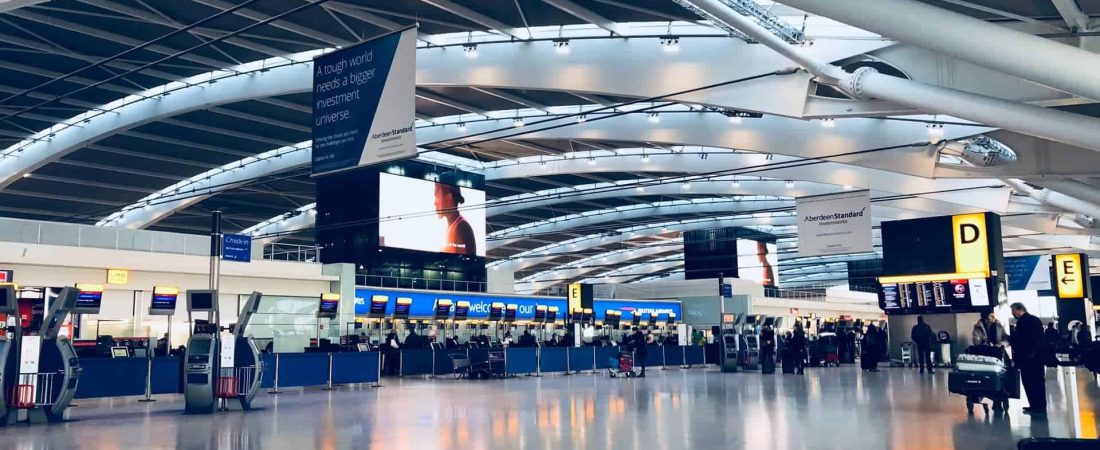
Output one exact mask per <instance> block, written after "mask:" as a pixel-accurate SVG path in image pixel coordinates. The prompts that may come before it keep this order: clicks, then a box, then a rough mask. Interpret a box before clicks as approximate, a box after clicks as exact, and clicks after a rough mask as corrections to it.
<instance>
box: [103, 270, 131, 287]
mask: <svg viewBox="0 0 1100 450" xmlns="http://www.w3.org/2000/svg"><path fill="white" fill-rule="evenodd" d="M129 282H130V271H129V270H126V269H107V284H127V283H129Z"/></svg>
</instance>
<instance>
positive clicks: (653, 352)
mask: <svg viewBox="0 0 1100 450" xmlns="http://www.w3.org/2000/svg"><path fill="white" fill-rule="evenodd" d="M664 348H665V347H664V346H663V345H649V346H647V347H646V355H645V361H641V362H644V363H645V366H646V367H658V366H663V365H665V356H664V352H663V351H662V350H663V349H664ZM634 363H635V364H636V365H637V364H639V363H640V362H639V361H635V362H634Z"/></svg>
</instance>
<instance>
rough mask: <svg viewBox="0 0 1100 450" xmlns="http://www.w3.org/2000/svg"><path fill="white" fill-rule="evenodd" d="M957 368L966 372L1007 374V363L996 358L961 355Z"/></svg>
mask: <svg viewBox="0 0 1100 450" xmlns="http://www.w3.org/2000/svg"><path fill="white" fill-rule="evenodd" d="M957 367H958V369H959V370H960V371H964V372H992V373H998V374H1003V373H1005V363H1004V361H1002V360H1001V358H999V357H996V356H982V355H972V354H963V355H959V359H958V362H957Z"/></svg>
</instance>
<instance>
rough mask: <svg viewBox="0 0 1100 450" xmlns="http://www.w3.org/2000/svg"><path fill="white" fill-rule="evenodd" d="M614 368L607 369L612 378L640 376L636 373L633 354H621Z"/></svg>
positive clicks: (613, 365)
mask: <svg viewBox="0 0 1100 450" xmlns="http://www.w3.org/2000/svg"><path fill="white" fill-rule="evenodd" d="M611 366H612V367H608V368H607V374H608V375H610V376H611V378H619V377H623V378H634V377H636V376H638V374H637V373H636V372H634V354H633V353H631V352H619V356H618V357H617V358H616V361H615V364H612V365H611Z"/></svg>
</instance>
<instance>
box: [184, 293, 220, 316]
mask: <svg viewBox="0 0 1100 450" xmlns="http://www.w3.org/2000/svg"><path fill="white" fill-rule="evenodd" d="M217 299H218V291H216V290H212V289H192V290H189V291H187V310H188V311H190V312H204V311H205V312H214V311H217V309H218V301H217Z"/></svg>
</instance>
